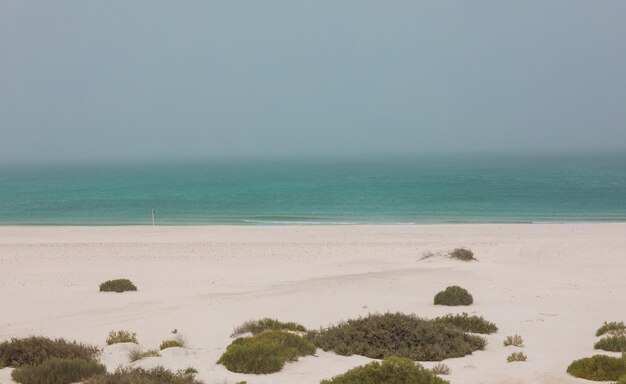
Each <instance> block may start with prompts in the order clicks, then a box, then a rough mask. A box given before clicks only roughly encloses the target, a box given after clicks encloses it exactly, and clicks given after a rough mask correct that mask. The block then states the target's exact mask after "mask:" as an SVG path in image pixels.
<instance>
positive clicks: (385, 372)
mask: <svg viewBox="0 0 626 384" xmlns="http://www.w3.org/2000/svg"><path fill="white" fill-rule="evenodd" d="M446 383H448V382H447V381H445V380H443V379H440V378H438V377H437V376H435V374H434V373H432V372H431V371H429V370H428V369H425V368H423V367H422V366H421V365H419V364H416V363H415V362H413V361H411V360H409V359H403V358H400V357H395V356H390V357H387V358H385V359H384V360H383V361H382V362H378V361H374V362H371V363H369V364H365V365H362V366H360V367H356V368H353V369H351V370H349V371H348V372H346V373H344V374H341V375H338V376H335V377H333V378H332V379H329V380H322V381H321V383H320V384H446Z"/></svg>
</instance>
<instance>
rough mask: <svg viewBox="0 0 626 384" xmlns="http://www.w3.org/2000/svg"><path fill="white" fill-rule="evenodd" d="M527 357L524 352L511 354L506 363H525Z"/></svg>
mask: <svg viewBox="0 0 626 384" xmlns="http://www.w3.org/2000/svg"><path fill="white" fill-rule="evenodd" d="M526 359H527V356H526V355H525V354H524V352H513V353H511V354H510V355H509V356H508V357H507V358H506V361H507V362H509V363H512V362H514V361H526Z"/></svg>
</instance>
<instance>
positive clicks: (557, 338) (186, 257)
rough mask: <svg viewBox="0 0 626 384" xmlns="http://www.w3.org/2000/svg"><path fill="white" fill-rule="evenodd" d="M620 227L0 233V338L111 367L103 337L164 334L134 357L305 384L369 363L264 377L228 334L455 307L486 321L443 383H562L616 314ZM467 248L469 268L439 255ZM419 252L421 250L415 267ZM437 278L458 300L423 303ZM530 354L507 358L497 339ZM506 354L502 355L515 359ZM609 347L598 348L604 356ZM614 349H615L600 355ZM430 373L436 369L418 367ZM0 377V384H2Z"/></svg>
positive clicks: (338, 359)
mask: <svg viewBox="0 0 626 384" xmlns="http://www.w3.org/2000/svg"><path fill="white" fill-rule="evenodd" d="M624 233H626V223H598V222H593V223H556V224H555V223H551V224H427V225H419V224H418V225H345V226H338V225H326V226H322V225H320V226H310V225H288V226H232V225H231V226H227V225H226V226H225V225H221V226H217V225H205V226H156V227H152V226H149V225H144V226H11V227H8V226H0V289H1V290H2V292H3V302H2V307H1V308H0V309H1V311H2V313H3V315H2V316H1V317H0V341H1V340H6V339H8V338H11V337H24V336H28V335H34V334H37V335H43V336H48V337H64V338H66V339H69V340H77V341H81V342H86V343H92V344H95V345H97V346H99V347H101V348H104V353H103V355H102V361H103V362H104V363H105V365H107V367H108V368H109V369H110V370H113V369H115V367H116V366H117V365H118V364H122V363H123V364H126V363H127V360H126V359H127V357H126V355H127V352H128V351H127V349H128V348H127V347H128V346H123V345H113V346H106V345H105V343H104V341H105V338H106V336H107V334H108V333H109V332H110V331H112V330H120V329H126V330H129V331H132V332H137V337H138V339H139V342H140V344H141V346H142V348H145V349H150V348H155V347H158V345H159V343H160V342H161V341H162V340H164V339H166V338H169V337H170V336H171V333H170V332H171V330H172V329H178V330H179V332H180V333H181V334H182V335H183V336H184V337H185V338H186V339H187V342H188V347H187V348H183V349H174V350H171V351H168V352H167V353H163V356H162V357H158V358H157V357H155V358H148V359H145V360H141V361H139V362H138V363H136V364H137V365H138V366H141V367H144V368H149V367H153V366H156V365H162V366H164V367H165V368H168V369H172V370H178V369H184V368H187V367H189V366H192V367H194V368H196V369H197V370H198V371H199V373H198V378H199V379H201V380H203V381H204V382H206V383H207V384H209V383H216V382H220V383H222V382H226V383H236V382H238V381H241V380H246V381H248V382H249V383H251V384H270V383H271V384H274V383H278V384H288V383H294V382H297V383H299V384H300V383H302V384H317V383H319V381H320V380H321V379H326V378H329V377H331V376H334V375H337V374H340V373H343V372H345V371H347V370H348V369H350V368H352V367H354V366H357V365H361V364H363V363H365V362H368V361H370V359H367V358H364V357H359V356H351V357H345V356H337V355H335V354H333V353H330V352H323V351H321V350H318V352H317V354H316V355H317V357H314V356H309V357H304V358H301V359H300V360H299V361H297V362H294V363H289V364H287V365H286V366H285V368H284V369H283V370H282V371H281V372H279V373H275V374H270V375H260V376H257V375H245V374H235V373H232V372H229V371H227V370H226V369H225V368H224V367H223V366H221V365H216V364H215V361H217V359H218V358H219V356H220V355H221V353H222V352H223V351H224V349H225V348H226V346H227V345H228V344H229V343H230V341H231V339H230V337H229V336H230V334H231V332H232V329H233V328H234V327H236V326H237V325H239V324H241V323H243V322H244V321H246V320H250V319H259V318H263V317H273V318H277V319H279V320H282V321H295V322H299V323H301V324H303V325H305V326H306V327H307V328H309V329H317V328H319V327H325V326H327V325H329V324H335V323H337V322H339V321H342V320H348V319H351V318H356V317H359V316H364V315H367V314H368V313H377V312H378V313H384V312H387V311H390V312H396V311H399V312H403V313H414V314H416V315H418V316H421V317H426V318H432V317H437V316H442V315H445V314H448V313H462V312H468V313H470V314H475V315H480V316H484V317H485V318H486V319H487V320H489V321H492V322H494V323H496V325H497V326H498V327H499V328H500V331H499V332H498V333H496V334H492V335H488V336H487V340H488V345H487V348H486V349H485V350H484V351H478V352H475V353H473V354H472V355H468V356H465V357H462V358H456V359H447V360H445V361H444V362H445V363H446V364H447V365H449V366H450V367H451V368H452V374H451V375H449V376H447V377H445V378H446V379H447V380H450V382H451V384H457V383H469V384H478V383H487V384H491V383H493V384H496V383H498V384H501V383H510V384H518V383H546V384H561V383H563V384H570V383H571V384H574V383H577V382H579V381H580V380H579V379H576V378H573V377H571V376H569V375H568V374H567V373H566V372H565V369H566V367H567V365H568V364H569V363H570V362H571V361H572V360H575V359H578V358H582V357H587V356H591V355H594V354H598V353H604V352H603V351H597V350H594V349H593V344H594V342H595V340H596V338H595V335H594V332H595V330H596V329H597V328H598V327H599V326H600V325H601V324H602V323H603V322H604V321H622V320H626V308H625V307H624V306H622V305H619V303H620V302H621V299H622V298H623V292H624V291H626V281H625V279H624V278H623V276H624V275H626V262H625V261H624V257H623V255H624V251H623V250H624V249H626V238H624V236H623V234H624ZM457 247H467V248H469V249H472V250H473V251H474V253H475V256H476V258H477V259H478V260H479V261H478V262H471V263H465V262H459V261H454V260H451V259H449V258H447V257H445V254H446V252H449V251H450V250H452V249H454V248H457ZM426 253H432V254H434V255H435V257H430V258H428V259H423V256H424V255H425V254H426ZM115 278H129V279H131V280H132V281H133V282H134V283H135V284H136V285H137V286H138V288H139V290H138V291H137V292H132V293H124V294H107V293H100V292H98V284H99V283H101V282H103V281H106V280H109V279H115ZM449 285H460V286H463V287H464V288H466V289H468V290H469V291H470V293H471V294H472V295H473V296H474V299H475V302H474V304H473V305H472V306H469V307H441V306H435V305H433V302H432V300H433V296H434V295H435V293H436V292H438V291H440V290H441V289H443V288H445V287H446V286H449ZM512 334H520V335H522V336H523V337H524V340H525V344H526V346H525V347H524V348H523V351H524V353H526V355H528V361H527V362H525V363H516V364H511V363H507V362H506V356H507V355H508V354H510V353H511V352H512V351H514V350H513V349H511V347H509V348H505V347H503V346H502V340H503V339H504V338H505V337H506V336H507V335H512ZM517 350H518V349H515V351H517ZM606 354H610V353H606ZM612 355H616V354H612ZM423 365H424V366H426V367H429V368H430V367H432V366H433V365H434V363H431V362H424V363H423ZM9 371H10V370H9V369H2V370H0V382H2V383H5V382H7V383H11V381H9V379H8V378H9V376H10V375H9Z"/></svg>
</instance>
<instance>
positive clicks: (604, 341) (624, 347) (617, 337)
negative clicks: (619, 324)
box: [593, 334, 626, 352]
mask: <svg viewBox="0 0 626 384" xmlns="http://www.w3.org/2000/svg"><path fill="white" fill-rule="evenodd" d="M593 347H594V348H595V349H602V350H603V351H610V352H626V334H614V335H612V336H605V337H603V338H601V339H600V340H598V342H597V343H596V344H595V345H594V346H593Z"/></svg>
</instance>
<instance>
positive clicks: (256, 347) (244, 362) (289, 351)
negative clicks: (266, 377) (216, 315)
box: [217, 331, 316, 374]
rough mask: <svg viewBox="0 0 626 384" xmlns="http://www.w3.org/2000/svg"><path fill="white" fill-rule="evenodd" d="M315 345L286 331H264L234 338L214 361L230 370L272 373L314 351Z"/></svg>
mask: <svg viewBox="0 0 626 384" xmlns="http://www.w3.org/2000/svg"><path fill="white" fill-rule="evenodd" d="M315 349H316V348H315V345H314V344H313V343H311V342H310V341H308V340H305V339H304V338H303V337H301V336H298V335H296V334H294V333H290V332H285V331H265V332H262V333H259V334H257V335H254V336H249V337H240V338H238V339H235V340H234V341H233V342H232V343H231V344H230V345H229V346H228V348H226V351H225V352H224V354H223V355H222V357H220V359H219V360H218V361H217V363H218V364H222V365H224V366H225V367H226V369H228V370H229V371H231V372H237V373H257V374H258V373H273V372H278V371H280V370H281V369H282V368H283V366H284V365H285V362H287V361H295V360H297V359H298V357H300V356H306V355H312V354H313V353H315Z"/></svg>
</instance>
